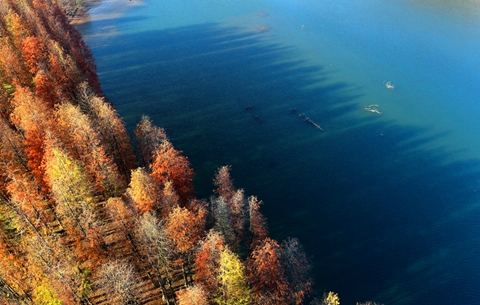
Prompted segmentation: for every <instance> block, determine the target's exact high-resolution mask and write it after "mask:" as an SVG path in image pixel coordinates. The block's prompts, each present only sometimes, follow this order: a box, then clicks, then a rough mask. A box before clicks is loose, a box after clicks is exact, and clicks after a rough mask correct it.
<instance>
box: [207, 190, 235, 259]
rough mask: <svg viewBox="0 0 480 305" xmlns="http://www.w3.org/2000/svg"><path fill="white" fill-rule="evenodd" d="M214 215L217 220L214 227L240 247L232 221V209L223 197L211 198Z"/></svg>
mask: <svg viewBox="0 0 480 305" xmlns="http://www.w3.org/2000/svg"><path fill="white" fill-rule="evenodd" d="M211 205H212V211H213V217H214V220H215V223H214V228H215V230H217V231H218V232H220V233H221V234H222V235H223V237H224V238H225V242H226V243H227V244H228V245H229V246H230V247H232V249H234V250H237V249H238V240H237V238H236V236H235V233H234V231H233V228H232V225H231V223H230V209H229V207H228V206H227V202H226V201H225V200H224V198H223V197H217V198H214V199H213V200H211Z"/></svg>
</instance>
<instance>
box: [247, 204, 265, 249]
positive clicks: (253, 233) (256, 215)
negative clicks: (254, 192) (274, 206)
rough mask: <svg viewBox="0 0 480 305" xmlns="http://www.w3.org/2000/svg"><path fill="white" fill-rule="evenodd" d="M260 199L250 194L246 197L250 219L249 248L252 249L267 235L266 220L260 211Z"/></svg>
mask: <svg viewBox="0 0 480 305" xmlns="http://www.w3.org/2000/svg"><path fill="white" fill-rule="evenodd" d="M260 204H261V201H258V199H257V197H255V196H251V197H249V198H248V206H249V216H250V217H249V221H250V228H249V232H250V241H249V245H250V248H251V249H253V248H254V247H255V245H256V244H257V243H258V242H260V241H261V240H263V239H265V238H266V237H267V236H268V229H267V220H266V219H265V216H263V214H262V213H261V212H260Z"/></svg>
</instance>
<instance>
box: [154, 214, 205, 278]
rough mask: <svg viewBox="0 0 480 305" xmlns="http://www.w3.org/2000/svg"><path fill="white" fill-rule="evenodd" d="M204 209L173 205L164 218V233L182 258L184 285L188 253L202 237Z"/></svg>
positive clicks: (188, 265) (189, 261) (187, 273)
mask: <svg viewBox="0 0 480 305" xmlns="http://www.w3.org/2000/svg"><path fill="white" fill-rule="evenodd" d="M205 217H206V210H205V209H204V208H203V207H200V208H199V209H198V210H196V211H191V210H188V209H187V208H184V207H179V206H177V207H174V208H173V209H172V211H171V212H170V213H169V214H168V216H167V217H166V219H165V227H164V228H165V234H166V236H167V238H169V239H170V240H171V241H172V242H173V244H174V249H175V250H176V252H178V253H179V254H180V256H181V259H182V271H183V276H184V282H185V285H187V283H188V282H189V281H188V276H189V275H190V276H191V272H190V270H189V269H190V265H191V260H190V255H191V254H192V252H193V250H194V246H195V245H196V243H197V242H198V241H199V240H200V239H201V238H202V235H203V233H204V230H205Z"/></svg>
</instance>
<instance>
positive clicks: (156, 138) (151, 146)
mask: <svg viewBox="0 0 480 305" xmlns="http://www.w3.org/2000/svg"><path fill="white" fill-rule="evenodd" d="M135 137H136V140H137V146H138V149H139V150H140V157H141V158H142V162H143V164H144V165H145V166H149V165H150V164H151V163H152V162H153V159H154V157H155V152H156V151H157V150H158V149H159V147H160V145H161V144H162V142H163V141H164V140H168V139H167V135H166V134H165V130H163V128H159V127H157V126H155V125H154V124H153V122H152V120H151V119H150V118H149V117H148V116H146V115H144V116H142V118H141V119H140V122H138V124H137V127H136V129H135Z"/></svg>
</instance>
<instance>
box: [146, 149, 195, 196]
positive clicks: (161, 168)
mask: <svg viewBox="0 0 480 305" xmlns="http://www.w3.org/2000/svg"><path fill="white" fill-rule="evenodd" d="M151 171H152V172H151V175H152V177H153V179H154V180H155V182H156V183H157V184H159V185H164V184H165V182H167V181H172V183H173V187H174V189H175V191H176V193H177V194H178V196H179V197H180V200H181V201H182V202H184V203H185V202H187V201H188V200H190V199H193V193H194V191H193V185H192V180H193V170H192V168H191V167H190V162H189V161H188V159H187V157H185V156H183V155H182V151H179V150H176V149H175V148H174V147H173V145H172V143H170V142H169V141H168V140H163V141H162V143H161V144H160V146H159V147H158V149H157V150H156V151H155V153H154V159H153V163H152V164H151Z"/></svg>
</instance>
